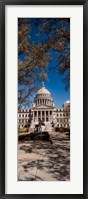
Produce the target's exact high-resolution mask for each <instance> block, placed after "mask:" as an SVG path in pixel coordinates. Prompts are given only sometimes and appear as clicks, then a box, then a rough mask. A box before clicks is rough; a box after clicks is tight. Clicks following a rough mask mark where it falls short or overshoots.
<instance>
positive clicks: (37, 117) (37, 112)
mask: <svg viewBox="0 0 88 199" xmlns="http://www.w3.org/2000/svg"><path fill="white" fill-rule="evenodd" d="M37 122H38V111H37Z"/></svg>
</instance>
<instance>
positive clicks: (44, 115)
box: [44, 111, 46, 122]
mask: <svg viewBox="0 0 88 199" xmlns="http://www.w3.org/2000/svg"><path fill="white" fill-rule="evenodd" d="M44 118H45V122H46V111H44Z"/></svg>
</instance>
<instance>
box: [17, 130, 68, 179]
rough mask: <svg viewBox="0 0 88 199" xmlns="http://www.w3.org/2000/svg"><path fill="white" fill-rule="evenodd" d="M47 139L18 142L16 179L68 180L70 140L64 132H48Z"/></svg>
mask: <svg viewBox="0 0 88 199" xmlns="http://www.w3.org/2000/svg"><path fill="white" fill-rule="evenodd" d="M50 137H51V140H52V144H51V143H50V142H47V141H24V142H19V144H18V180H21V181H66V180H70V141H69V138H68V136H67V135H66V133H59V132H52V133H50Z"/></svg>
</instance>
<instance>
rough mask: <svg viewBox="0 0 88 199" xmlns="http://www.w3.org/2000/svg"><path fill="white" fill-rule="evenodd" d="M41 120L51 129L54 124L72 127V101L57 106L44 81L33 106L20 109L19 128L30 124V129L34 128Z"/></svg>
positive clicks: (55, 125)
mask: <svg viewBox="0 0 88 199" xmlns="http://www.w3.org/2000/svg"><path fill="white" fill-rule="evenodd" d="M40 121H42V122H43V123H44V124H45V126H46V128H47V129H48V130H51V131H52V124H53V126H54V127H65V128H69V127H70V102H69V101H66V102H64V103H63V105H62V107H61V108H56V107H55V104H54V101H53V99H52V96H51V93H50V92H49V91H48V90H47V89H46V88H45V85H44V82H42V88H41V89H39V90H38V91H37V93H36V96H35V98H34V102H33V104H32V108H30V109H19V110H18V128H24V127H28V126H29V125H30V129H34V128H35V125H36V124H38V123H39V122H40Z"/></svg>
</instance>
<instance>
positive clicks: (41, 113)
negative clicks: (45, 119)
mask: <svg viewBox="0 0 88 199" xmlns="http://www.w3.org/2000/svg"><path fill="white" fill-rule="evenodd" d="M40 114H41V120H42V111H41V112H40Z"/></svg>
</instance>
